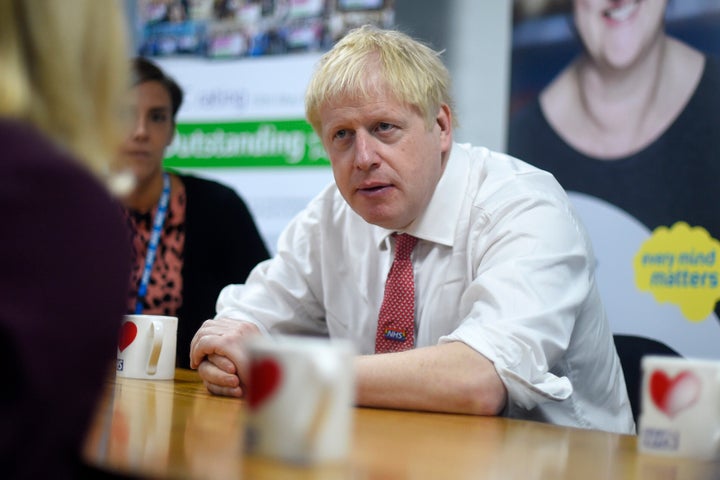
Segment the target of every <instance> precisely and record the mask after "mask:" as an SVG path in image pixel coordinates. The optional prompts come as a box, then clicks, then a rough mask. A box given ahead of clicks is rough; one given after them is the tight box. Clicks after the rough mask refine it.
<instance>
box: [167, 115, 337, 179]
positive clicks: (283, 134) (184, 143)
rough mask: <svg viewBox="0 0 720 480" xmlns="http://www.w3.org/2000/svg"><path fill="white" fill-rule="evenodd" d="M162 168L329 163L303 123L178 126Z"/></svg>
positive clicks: (321, 148)
mask: <svg viewBox="0 0 720 480" xmlns="http://www.w3.org/2000/svg"><path fill="white" fill-rule="evenodd" d="M164 165H165V166H166V167H180V168H182V167H294V166H303V167H305V166H322V167H327V166H328V165H330V162H329V160H328V158H327V155H326V153H325V150H324V149H323V146H322V143H321V142H320V139H319V138H318V136H317V135H316V134H315V132H314V131H313V129H312V127H311V126H310V124H309V123H307V122H306V121H305V120H280V121H260V122H257V121H255V122H233V123H178V125H177V132H176V134H175V138H174V140H173V142H172V144H171V145H170V146H169V147H168V149H167V151H166V158H165V161H164Z"/></svg>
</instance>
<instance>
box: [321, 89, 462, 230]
mask: <svg viewBox="0 0 720 480" xmlns="http://www.w3.org/2000/svg"><path fill="white" fill-rule="evenodd" d="M378 90H379V93H378V94H377V95H375V96H374V97H373V98H372V99H371V100H369V101H368V100H359V99H356V98H352V97H341V98H338V99H336V100H335V101H334V102H332V103H330V104H326V105H325V106H323V107H322V108H321V109H320V122H321V132H320V136H321V140H322V143H323V145H324V147H325V150H326V151H327V153H328V155H329V157H330V162H331V164H332V169H333V175H334V176H335V183H336V184H337V186H338V189H339V190H340V193H341V194H342V196H343V198H344V199H345V201H347V202H348V204H349V205H350V207H351V208H352V209H353V210H354V211H355V212H356V213H357V214H358V215H360V216H361V217H362V218H364V219H365V221H367V222H368V223H372V224H374V225H379V226H381V227H384V228H387V229H391V230H401V229H404V228H406V227H407V226H408V225H410V223H412V222H413V220H415V219H416V218H417V217H418V216H419V215H420V214H421V213H422V212H423V210H424V209H425V207H426V206H427V204H428V203H429V202H430V198H431V197H432V194H433V192H434V191H435V186H436V185H437V183H438V181H439V180H440V177H441V176H442V172H443V169H444V168H445V163H446V159H447V155H446V153H448V152H449V150H450V147H451V144H452V122H451V112H450V109H449V108H448V107H447V106H443V107H442V108H441V109H440V110H439V111H438V113H437V116H436V118H435V122H434V123H433V125H432V127H431V128H430V129H429V130H428V128H427V125H426V123H425V119H424V118H423V117H422V116H421V115H420V112H419V111H418V110H417V109H415V108H412V107H410V106H407V105H404V104H402V103H400V102H398V101H397V100H396V99H395V98H394V97H393V96H391V95H389V94H388V92H387V88H383V87H379V88H378Z"/></svg>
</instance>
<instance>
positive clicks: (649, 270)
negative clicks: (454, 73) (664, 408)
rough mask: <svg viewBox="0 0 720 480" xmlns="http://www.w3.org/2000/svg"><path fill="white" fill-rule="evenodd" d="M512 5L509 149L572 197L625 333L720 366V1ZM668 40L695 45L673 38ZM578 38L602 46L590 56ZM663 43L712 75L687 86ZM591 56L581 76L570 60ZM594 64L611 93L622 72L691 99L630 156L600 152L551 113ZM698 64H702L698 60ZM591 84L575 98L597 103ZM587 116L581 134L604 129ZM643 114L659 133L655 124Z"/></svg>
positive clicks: (616, 323) (618, 150)
mask: <svg viewBox="0 0 720 480" xmlns="http://www.w3.org/2000/svg"><path fill="white" fill-rule="evenodd" d="M514 5H515V10H514V14H515V15H514V17H515V18H514V27H513V51H512V81H511V99H510V105H511V111H510V115H509V117H510V126H509V135H508V137H509V141H508V151H509V153H511V154H514V155H517V156H519V157H521V158H523V159H524V160H526V161H529V162H530V163H534V164H536V165H538V166H540V167H541V168H544V169H547V170H549V171H551V172H552V173H553V174H555V176H556V177H557V178H558V180H559V181H560V182H561V184H563V186H564V187H565V188H566V190H568V193H569V195H570V197H571V199H572V200H573V203H574V205H575V207H576V209H577V211H578V213H579V214H580V216H581V218H582V220H583V222H584V223H585V225H586V226H587V228H588V231H589V233H590V236H591V239H592V242H593V246H594V249H595V253H596V256H597V259H598V269H597V273H598V281H599V287H600V290H601V294H602V296H603V300H604V302H605V305H606V308H607V311H608V317H609V319H610V323H611V326H612V328H613V331H614V332H616V333H625V334H633V335H640V336H645V337H650V338H654V339H656V340H660V341H661V342H663V343H665V344H667V345H668V346H670V347H671V348H673V349H675V350H676V351H678V352H679V353H680V354H682V355H684V356H692V357H706V358H720V318H719V317H718V312H719V311H720V309H719V306H718V300H719V299H720V242H719V241H718V238H720V215H719V214H718V208H717V200H716V199H715V192H716V190H717V186H716V185H717V179H718V178H719V175H720V166H718V164H720V139H719V138H718V137H720V128H718V125H720V122H719V121H718V120H720V118H719V117H720V94H718V93H717V92H718V91H720V61H719V60H718V59H717V57H718V55H720V3H719V2H717V1H716V0H683V1H675V2H673V1H670V2H667V1H665V0H623V1H608V0H574V1H568V0H564V1H557V0H555V1H553V0H546V1H524V0H518V1H516V2H515V4H514ZM573 13H574V14H573ZM583 29H588V31H584V30H583ZM666 36H667V37H670V38H672V39H678V40H680V41H681V42H682V44H683V45H686V46H689V47H691V48H685V47H684V46H678V44H677V43H674V41H672V40H671V41H669V42H666V41H665V38H666ZM580 38H583V39H585V40H584V42H585V44H586V45H587V44H589V43H592V45H589V48H587V49H586V50H583V48H582V47H581V42H580ZM656 41H657V42H659V43H657V44H656V45H664V46H667V45H669V44H672V45H673V46H672V48H669V49H667V50H673V51H676V52H681V53H682V55H685V57H682V56H680V59H679V61H677V60H678V59H677V58H673V61H677V64H678V65H688V64H689V65H693V64H697V65H702V67H698V72H700V73H699V74H698V78H697V80H692V82H691V83H692V84H691V85H690V86H689V87H688V88H686V89H685V90H683V88H682V83H683V81H684V79H688V78H693V77H692V73H691V72H692V69H688V70H687V71H677V70H676V71H673V70H670V71H669V72H668V70H661V69H663V68H664V65H662V62H661V61H657V58H661V57H662V55H663V54H660V55H658V54H657V52H658V51H660V50H662V49H655V50H654V49H653V48H652V45H653V42H656ZM583 52H587V53H586V54H585V56H584V57H583V58H584V61H585V62H586V64H585V65H581V66H580V67H577V66H578V65H579V63H577V62H576V63H572V62H573V60H574V59H575V58H577V57H578V56H579V55H581V54H583ZM597 52H600V53H597ZM648 52H650V53H648ZM697 52H700V53H701V55H697V54H696V53H697ZM595 55H597V56H599V57H602V61H597V63H598V64H602V65H604V66H605V67H607V66H608V65H610V66H611V67H612V68H604V67H599V68H596V69H595V70H594V74H595V75H597V76H596V77H594V78H595V79H596V80H597V79H601V80H600V84H602V85H603V86H609V87H612V86H616V85H621V84H622V81H623V77H622V75H624V74H625V72H631V73H632V74H634V75H636V76H635V77H632V81H626V83H625V84H624V85H625V86H626V87H627V86H633V85H637V84H638V82H642V81H643V78H647V80H648V85H649V86H650V87H654V88H658V89H663V88H668V87H667V86H666V85H663V83H662V82H660V81H658V80H659V79H660V80H662V79H665V78H672V79H675V78H678V79H680V80H679V81H678V82H676V83H678V84H679V85H680V86H681V87H680V88H679V89H678V90H679V91H680V92H685V91H686V92H687V99H685V100H683V104H682V105H680V107H679V108H678V109H677V113H676V114H673V115H672V116H671V118H670V119H669V121H667V122H666V124H664V125H662V126H656V127H655V128H656V129H655V130H654V132H655V133H653V135H650V136H649V138H648V141H647V142H644V143H643V142H639V146H637V147H635V148H629V149H627V150H626V151H623V149H622V146H621V143H622V142H623V141H624V139H622V138H620V137H619V136H618V137H615V140H616V141H615V143H614V144H613V142H612V138H611V141H610V142H608V145H605V146H603V148H606V151H607V152H610V153H608V154H606V155H601V154H597V153H596V152H592V151H591V150H592V148H593V146H595V145H596V144H597V143H599V142H596V143H595V144H593V143H592V139H591V141H590V142H589V143H588V142H585V141H584V140H583V139H582V138H581V137H580V135H578V134H576V133H574V132H573V131H572V128H567V126H566V124H564V123H563V119H564V117H563V112H561V113H560V114H557V113H555V111H554V107H556V106H557V104H558V103H559V102H557V101H556V102H554V105H552V104H550V103H549V99H551V98H552V99H557V98H562V99H572V98H573V96H572V95H569V94H568V95H565V94H564V93H563V94H558V92H559V91H560V89H561V88H564V87H565V86H566V85H580V81H578V83H577V84H576V83H574V80H572V78H574V77H573V75H575V76H576V77H577V76H578V75H582V74H583V73H587V71H588V69H587V68H585V69H584V70H583V68H584V67H586V66H587V64H588V63H593V62H594V61H596V60H595V58H594V56H595ZM603 55H604V57H603ZM642 55H649V56H648V57H643V56H642ZM652 55H657V57H656V58H651V57H650V56H652ZM649 58H650V60H649V61H648V59H649ZM662 58H664V57H662ZM698 58H702V61H701V62H696V59H698ZM613 62H617V63H613ZM637 65H645V66H646V67H647V66H648V65H651V66H653V68H655V67H656V68H657V70H653V71H652V72H653V75H654V76H653V75H644V74H643V73H642V68H636V67H637ZM568 66H570V67H569V68H568V69H567V70H565V72H566V73H568V72H569V73H570V74H566V75H565V76H564V78H563V76H562V75H561V74H560V72H561V71H563V70H564V69H565V68H566V67H568ZM574 67H577V68H574ZM660 71H662V72H664V73H663V75H666V76H665V77H662V76H660V75H659V74H658V72H660ZM578 72H581V73H578ZM599 72H603V73H599ZM608 73H610V74H611V75H608V77H609V76H612V75H614V76H615V78H614V79H613V80H614V81H615V83H614V84H613V82H612V81H606V80H607V78H605V79H602V78H601V77H602V76H603V75H604V74H608ZM646 73H647V72H646ZM561 78H562V81H561V80H557V81H556V79H561ZM627 78H631V77H627ZM568 79H571V80H568ZM625 80H627V79H625ZM581 87H582V86H580V87H578V89H577V91H578V92H580V93H579V94H578V95H575V97H577V98H581V99H584V101H586V102H587V101H590V102H592V101H593V100H594V99H592V98H590V99H588V97H587V96H583V95H586V94H587V93H588V91H589V90H590V89H586V90H583V89H582V88H581ZM599 91H602V92H603V93H604V94H607V93H609V92H612V93H616V94H618V95H619V94H620V93H618V92H619V91H620V89H616V90H611V89H610V88H607V89H605V90H599V89H596V90H594V92H595V93H597V92H599ZM576 93H577V92H576ZM539 98H541V99H543V101H538V99H539ZM607 98H608V100H607V102H604V103H603V102H597V103H596V105H600V107H601V108H602V107H607V106H608V105H610V103H609V102H611V101H612V97H607ZM616 98H617V97H616ZM647 98H648V99H649V100H647V101H646V103H644V104H643V105H644V106H646V107H648V108H649V107H652V106H653V105H654V103H653V102H655V100H653V99H652V97H651V96H648V97H647ZM666 98H667V97H666ZM677 98H684V97H683V94H682V93H678V94H677ZM634 100H637V98H627V99H625V101H626V102H632V101H634ZM560 103H562V102H560ZM563 105H564V107H563V108H564V109H565V110H564V112H567V111H574V110H572V109H573V108H574V106H573V105H571V104H570V102H568V103H567V104H563ZM581 108H585V105H583V106H582V107H581ZM578 110H580V108H579V109H578ZM576 118H577V120H576V121H575V125H571V127H577V131H583V130H584V131H588V129H590V128H593V126H592V125H591V122H590V121H587V120H586V118H585V117H583V116H582V115H577V116H576ZM638 118H639V119H640V120H641V121H643V122H645V123H644V124H645V125H648V124H650V122H651V121H652V120H653V118H654V116H653V115H646V116H643V115H638ZM623 133H628V132H623ZM641 134H642V133H641V132H640V133H638V135H641ZM600 136H601V134H599V135H598V137H600ZM578 138H579V139H578ZM631 143H632V142H631ZM588 145H589V147H588ZM589 152H590V153H589Z"/></svg>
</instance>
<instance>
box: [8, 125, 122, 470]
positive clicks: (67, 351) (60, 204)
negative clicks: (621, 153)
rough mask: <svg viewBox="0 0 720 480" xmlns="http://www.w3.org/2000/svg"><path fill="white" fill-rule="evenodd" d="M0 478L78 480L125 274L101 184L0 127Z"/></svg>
mask: <svg viewBox="0 0 720 480" xmlns="http://www.w3.org/2000/svg"><path fill="white" fill-rule="evenodd" d="M0 145H1V146H2V150H0V152H1V153H0V215H2V223H3V225H5V226H4V227H3V229H2V233H1V234H0V365H1V366H2V369H3V374H2V380H0V382H1V383H2V390H3V392H4V393H3V394H2V395H1V396H0V472H2V476H3V478H53V479H62V478H78V477H79V476H83V475H86V473H78V471H79V469H80V464H81V462H80V460H79V458H80V457H79V451H80V446H81V444H82V441H83V438H84V435H85V431H86V427H87V424H88V421H89V420H90V418H91V416H92V414H93V410H94V408H95V404H96V401H97V399H98V395H99V394H100V392H101V390H102V387H103V386H104V384H105V378H106V377H107V375H108V374H109V373H110V372H111V371H112V370H111V369H112V367H113V361H114V358H115V354H116V345H117V334H118V329H119V325H120V322H121V319H122V315H123V313H124V311H125V302H126V295H127V287H128V280H127V279H128V276H129V272H130V262H129V249H130V245H129V242H128V234H127V227H126V226H125V223H124V221H123V218H122V215H121V214H120V208H119V207H118V205H117V202H115V201H114V200H113V199H112V198H111V196H110V195H109V194H108V193H107V191H106V190H105V188H104V187H103V186H102V185H101V184H100V183H99V182H98V181H97V180H96V179H95V178H94V177H93V176H92V175H91V174H90V173H88V172H87V171H86V170H85V169H84V168H82V167H81V166H80V165H79V164H78V163H77V162H75V161H74V160H73V159H72V158H71V157H70V156H68V154H67V153H64V152H62V151H61V150H60V149H58V148H56V147H55V146H54V145H53V144H52V143H50V142H49V141H47V140H46V139H45V137H44V136H42V135H41V134H39V133H38V131H37V130H35V129H33V128H30V127H29V126H27V125H24V124H21V123H17V122H14V121H8V120H0Z"/></svg>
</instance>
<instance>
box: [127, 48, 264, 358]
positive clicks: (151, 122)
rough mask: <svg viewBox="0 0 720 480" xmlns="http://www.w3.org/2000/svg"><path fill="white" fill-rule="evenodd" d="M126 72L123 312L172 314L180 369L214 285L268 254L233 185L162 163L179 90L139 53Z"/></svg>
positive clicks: (241, 274)
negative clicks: (127, 240) (128, 235)
mask: <svg viewBox="0 0 720 480" xmlns="http://www.w3.org/2000/svg"><path fill="white" fill-rule="evenodd" d="M132 74H133V77H134V78H133V85H134V87H133V92H132V93H133V101H134V107H135V125H134V128H133V129H132V133H131V134H130V136H129V137H128V138H127V139H126V140H125V142H124V143H123V145H122V147H121V149H120V152H121V157H122V160H123V161H125V162H126V163H127V164H129V165H130V167H131V168H132V170H133V173H134V174H135V181H136V184H135V188H134V189H133V191H132V192H131V193H130V194H129V195H128V196H126V197H125V198H124V204H125V208H126V213H127V218H128V222H129V224H130V227H131V229H132V232H133V255H134V258H133V269H132V274H131V279H130V294H129V297H128V307H127V311H128V313H147V314H162V315H172V316H177V317H178V320H179V322H178V344H177V366H178V367H185V368H187V367H188V366H189V348H190V340H191V339H192V337H193V335H194V334H195V332H196V331H197V329H198V328H199V327H200V325H201V324H202V322H203V321H205V320H207V319H208V318H212V317H213V316H214V315H215V302H216V300H217V296H218V294H219V293H220V290H221V289H222V288H223V287H224V286H226V285H228V284H231V283H243V282H244V281H245V278H246V277H247V275H248V274H249V273H250V270H252V268H253V267H254V266H255V265H256V264H257V263H259V262H260V261H262V260H265V259H267V258H268V256H269V254H268V251H267V248H266V247H265V244H264V242H263V240H262V238H261V236H260V234H259V232H258V229H257V227H256V225H255V222H254V220H253V218H252V215H251V213H250V211H249V210H248V208H247V206H246V205H245V203H244V202H243V200H242V199H241V198H240V197H239V196H238V194H237V193H236V192H235V191H234V190H232V189H230V188H229V187H227V186H224V185H221V184H220V183H217V182H214V181H211V180H207V179H202V178H198V177H195V176H191V175H184V174H180V173H177V172H167V171H165V170H164V169H163V166H162V161H163V157H164V153H165V148H166V147H167V146H168V145H169V144H170V142H171V141H172V139H173V135H174V134H175V116H176V114H177V112H178V110H179V109H180V105H181V104H182V100H183V92H182V90H181V88H180V87H179V86H178V84H177V83H176V82H175V80H173V79H172V78H171V77H169V76H168V75H166V74H165V73H164V72H163V71H162V70H161V69H160V68H159V67H158V66H157V65H156V64H154V63H153V62H151V61H150V60H147V59H145V58H135V59H133V61H132ZM153 230H156V231H157V232H158V233H159V235H153Z"/></svg>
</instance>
